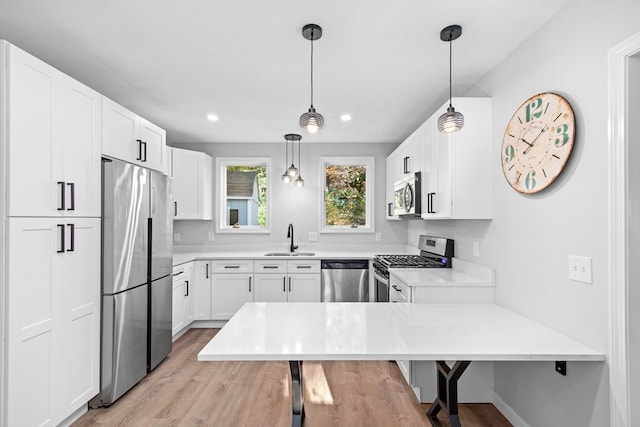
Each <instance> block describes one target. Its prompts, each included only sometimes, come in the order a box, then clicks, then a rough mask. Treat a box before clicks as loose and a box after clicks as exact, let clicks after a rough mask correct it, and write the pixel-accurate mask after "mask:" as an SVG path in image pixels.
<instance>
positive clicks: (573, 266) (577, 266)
mask: <svg viewBox="0 0 640 427" xmlns="http://www.w3.org/2000/svg"><path fill="white" fill-rule="evenodd" d="M569 279H570V280H575V281H576V282H582V283H589V284H591V283H593V279H592V275H591V258H590V257H584V256H576V255H569Z"/></svg>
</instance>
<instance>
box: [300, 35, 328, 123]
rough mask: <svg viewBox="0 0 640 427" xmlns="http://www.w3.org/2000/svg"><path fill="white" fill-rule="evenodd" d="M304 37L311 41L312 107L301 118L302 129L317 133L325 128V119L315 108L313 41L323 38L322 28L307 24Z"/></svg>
mask: <svg viewBox="0 0 640 427" xmlns="http://www.w3.org/2000/svg"><path fill="white" fill-rule="evenodd" d="M302 36H303V37H304V38H305V39H307V40H311V107H309V111H308V112H306V113H304V114H303V115H302V116H300V127H301V128H303V129H306V130H307V132H309V133H316V132H318V130H319V129H322V126H324V117H322V114H320V113H316V109H315V108H314V107H313V41H314V40H318V39H319V38H320V37H322V28H321V27H320V26H319V25H316V24H307V25H305V26H304V27H302Z"/></svg>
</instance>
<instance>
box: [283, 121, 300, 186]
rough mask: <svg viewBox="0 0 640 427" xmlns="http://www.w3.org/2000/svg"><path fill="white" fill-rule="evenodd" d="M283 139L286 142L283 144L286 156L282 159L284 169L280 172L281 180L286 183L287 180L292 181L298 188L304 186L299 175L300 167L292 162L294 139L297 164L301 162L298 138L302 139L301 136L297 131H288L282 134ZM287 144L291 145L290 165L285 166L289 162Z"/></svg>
mask: <svg viewBox="0 0 640 427" xmlns="http://www.w3.org/2000/svg"><path fill="white" fill-rule="evenodd" d="M284 139H285V144H286V145H285V150H286V158H285V161H284V166H285V168H286V169H285V171H284V173H283V174H282V182H285V183H287V182H291V181H293V183H294V184H295V186H296V187H298V188H300V187H304V179H302V176H301V175H300V169H298V168H297V167H296V166H295V165H294V164H293V159H294V147H295V142H296V141H298V164H299V165H300V164H301V163H300V140H301V139H302V137H301V136H300V135H298V134H297V133H288V134H286V135H285V136H284ZM289 145H291V165H290V166H289V167H287V164H288V163H289Z"/></svg>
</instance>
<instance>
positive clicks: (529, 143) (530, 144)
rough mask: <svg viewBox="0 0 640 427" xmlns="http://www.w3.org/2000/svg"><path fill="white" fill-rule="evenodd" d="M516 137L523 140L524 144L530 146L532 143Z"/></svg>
mask: <svg viewBox="0 0 640 427" xmlns="http://www.w3.org/2000/svg"><path fill="white" fill-rule="evenodd" d="M518 139H519V140H520V141H522V142H524V143H525V144H527V145H528V146H529V147H531V146H532V145H533V144H531V143H529V142H527V141H525V140H524V139H522V138H518Z"/></svg>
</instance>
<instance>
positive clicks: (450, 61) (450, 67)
mask: <svg viewBox="0 0 640 427" xmlns="http://www.w3.org/2000/svg"><path fill="white" fill-rule="evenodd" d="M451 36H452V34H451V31H450V32H449V107H452V105H451V97H452V95H451V93H452V89H451V86H452V83H451V70H452V64H453V62H452V60H451V56H452V53H451V52H452V48H451V45H452V43H451Z"/></svg>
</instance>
